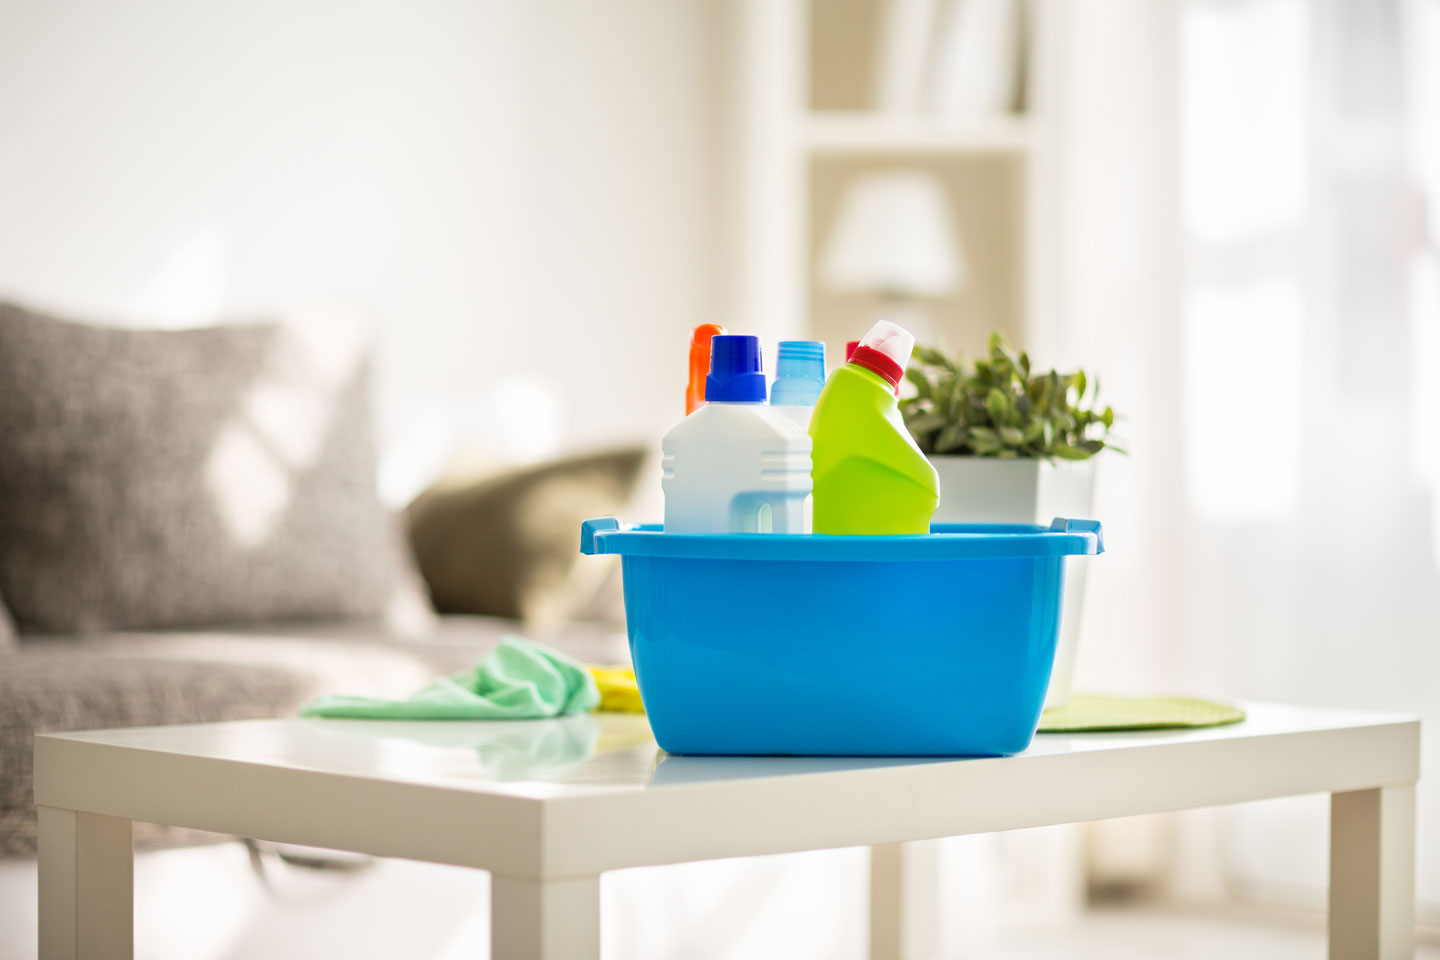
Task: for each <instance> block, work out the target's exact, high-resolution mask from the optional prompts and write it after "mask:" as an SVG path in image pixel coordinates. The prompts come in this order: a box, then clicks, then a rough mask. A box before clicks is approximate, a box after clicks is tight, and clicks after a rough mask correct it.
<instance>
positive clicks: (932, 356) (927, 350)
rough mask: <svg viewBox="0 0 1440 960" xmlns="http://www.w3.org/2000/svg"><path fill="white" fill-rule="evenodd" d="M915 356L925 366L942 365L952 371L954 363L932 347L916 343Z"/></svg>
mask: <svg viewBox="0 0 1440 960" xmlns="http://www.w3.org/2000/svg"><path fill="white" fill-rule="evenodd" d="M915 358H916V359H917V360H919V361H920V362H921V363H923V364H926V365H927V366H931V367H944V368H945V369H947V370H952V371H953V370H954V369H955V364H954V363H953V362H951V360H950V358H949V357H947V356H945V354H943V353H941V352H940V351H939V350H936V349H935V348H934V347H922V346H920V345H918V344H917V345H916V346H915Z"/></svg>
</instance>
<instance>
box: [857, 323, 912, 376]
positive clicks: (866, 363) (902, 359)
mask: <svg viewBox="0 0 1440 960" xmlns="http://www.w3.org/2000/svg"><path fill="white" fill-rule="evenodd" d="M914 349H915V336H914V334H912V333H911V332H910V331H909V330H906V329H905V328H904V327H901V326H899V325H898V324H894V323H891V322H890V321H889V320H881V321H880V322H879V323H877V324H875V326H873V327H871V328H870V332H869V333H867V334H865V336H864V337H862V338H861V340H860V345H859V346H857V347H856V348H855V352H854V353H852V354H851V355H850V362H851V363H854V364H858V365H859V366H862V367H864V368H865V369H866V370H869V371H871V372H873V373H877V374H879V375H880V376H881V377H882V378H884V380H885V381H886V382H887V383H889V384H890V385H891V386H892V387H894V388H895V390H896V392H897V393H898V392H899V390H900V381H901V380H902V379H904V377H905V365H906V364H907V363H909V362H910V352H911V351H912V350H914Z"/></svg>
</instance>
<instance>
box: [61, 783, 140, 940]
mask: <svg viewBox="0 0 1440 960" xmlns="http://www.w3.org/2000/svg"><path fill="white" fill-rule="evenodd" d="M38 813H39V821H40V960H129V958H131V957H133V956H134V954H135V858H134V852H133V850H134V845H133V841H132V836H133V825H132V823H131V821H129V820H123V819H120V818H117V817H104V816H100V815H99V814H95V813H79V812H77V811H75V810H61V809H57V808H55V807H40V808H39V811H38Z"/></svg>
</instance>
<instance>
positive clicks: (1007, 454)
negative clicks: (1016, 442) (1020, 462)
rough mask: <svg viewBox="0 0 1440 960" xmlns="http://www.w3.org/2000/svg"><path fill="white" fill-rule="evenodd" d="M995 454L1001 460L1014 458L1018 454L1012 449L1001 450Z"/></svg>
mask: <svg viewBox="0 0 1440 960" xmlns="http://www.w3.org/2000/svg"><path fill="white" fill-rule="evenodd" d="M995 456H997V457H999V458H1000V459H1001V460H1014V459H1016V458H1017V457H1019V456H1020V455H1019V454H1018V453H1016V452H1015V451H1014V450H1001V451H999V452H997V453H996V454H995Z"/></svg>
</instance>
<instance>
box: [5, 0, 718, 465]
mask: <svg viewBox="0 0 1440 960" xmlns="http://www.w3.org/2000/svg"><path fill="white" fill-rule="evenodd" d="M717 16H718V14H717V13H716V10H715V9H714V8H713V6H712V4H709V3H704V4H702V3H671V2H665V0H610V2H606V3H593V2H582V0H539V2H536V0H493V2H487V3H470V2H426V3H403V2H400V0H368V2H367V0H358V2H357V0H345V2H342V0H300V2H294V0H286V2H281V0H243V2H242V0H212V2H206V3H203V4H197V3H184V2H163V0H137V2H129V3H124V4H116V3H108V2H104V0H76V2H67V3H64V4H45V3H19V2H8V3H6V4H4V5H0V296H11V297H19V298H22V299H25V300H27V301H31V302H33V303H35V304H37V305H52V306H59V307H62V308H71V309H74V310H78V311H84V312H88V313H91V314H104V315H107V316H110V317H123V318H129V319H131V320H138V321H140V322H143V323H153V322H161V321H163V322H166V323H170V322H175V321H179V320H188V321H193V320H205V319H209V318H211V317H213V316H215V315H216V314H230V315H235V314H248V315H255V314H263V313H265V312H267V311H271V310H273V309H275V308H277V307H288V306H294V305H297V304H304V303H309V302H315V301H330V300H335V299H339V300H343V301H346V302H349V303H353V304H356V305H358V306H360V307H362V308H364V309H365V310H367V311H369V312H370V313H371V314H372V315H373V316H374V318H375V319H376V321H377V323H378V326H379V330H380V351H381V354H380V357H381V364H380V375H381V389H380V397H381V401H382V404H381V412H382V416H383V422H384V424H385V426H386V429H387V433H388V435H389V436H390V437H391V438H392V439H393V438H395V437H398V436H400V435H402V434H404V435H408V436H409V438H410V439H411V440H412V441H414V440H415V439H416V437H417V436H421V435H424V436H429V437H430V439H431V440H435V439H436V438H435V432H436V430H437V429H440V428H438V427H437V425H436V422H435V421H436V415H437V414H440V415H443V417H445V418H453V417H459V418H462V420H463V419H470V420H475V419H478V420H482V421H483V420H484V419H485V418H486V417H488V416H489V415H490V413H491V412H492V411H493V408H494V406H495V403H496V401H495V399H494V397H492V396H491V395H490V390H491V388H493V387H494V386H495V384H496V383H497V381H499V380H501V378H505V377H508V376H514V377H517V378H519V379H520V380H521V381H523V382H528V383H532V384H533V383H534V381H535V380H537V379H538V380H539V381H540V382H541V383H542V384H544V383H552V382H553V383H556V384H559V385H560V386H561V387H562V388H563V393H562V400H561V404H560V408H559V409H558V410H556V411H553V413H554V416H553V417H552V416H549V415H548V414H547V415H545V416H540V417H538V419H537V429H540V428H543V427H545V426H546V424H549V423H551V422H552V421H558V432H559V434H560V435H559V436H558V437H556V438H554V439H555V440H556V441H564V442H566V443H577V444H581V445H591V444H594V443H598V442H601V441H603V440H605V439H609V438H614V437H627V436H639V435H647V436H648V435H650V434H657V435H658V431H659V430H661V429H663V427H664V426H665V425H666V424H668V423H669V422H670V421H671V420H673V419H674V418H675V417H676V416H678V414H679V412H680V404H681V400H680V397H681V392H682V390H683V383H684V376H685V369H684V362H685V339H684V338H685V332H686V330H688V328H689V327H690V326H691V325H693V324H695V323H699V322H705V321H711V320H713V319H715V317H714V316H713V310H714V307H713V304H714V303H715V302H716V288H717V286H718V282H719V281H718V280H717V268H716V266H715V264H716V261H717V256H716V248H717V247H718V246H720V241H719V240H717V239H716V237H715V234H716V229H715V226H714V225H715V223H716V221H717V216H716V214H717V210H716V209H715V208H716V207H717V205H718V201H717V200H716V199H714V198H715V191H714V189H713V186H714V182H715V179H716V177H717V176H718V174H719V171H720V169H721V164H720V161H719V160H718V159H717V157H718V155H719V149H718V147H719V144H718V143H717V142H716V141H717V139H718V138H719V134H718V132H716V131H717V125H716V124H715V123H714V122H713V117H712V114H713V113H714V112H715V108H716V98H717V97H718V96H719V94H718V89H717V88H718V83H717V79H716V64H717V62H718V60H719V56H720V54H719V52H718V50H717V49H716V47H717V46H718V44H717V42H716V40H715V39H714V36H713V35H714V33H715V24H714V23H713V21H714V20H715V19H716V18H717ZM533 393H534V391H531V392H530V394H527V393H526V392H525V391H524V390H518V391H516V390H508V391H506V392H505V393H504V396H505V397H513V398H515V399H514V400H513V402H512V404H511V405H512V407H527V406H529V405H530V403H531V401H529V400H527V399H526V397H527V396H533ZM417 428H418V429H417ZM454 428H456V424H453V423H452V424H449V425H448V426H445V427H444V428H443V429H444V430H450V431H452V432H453V429H454ZM459 428H460V429H462V430H463V429H464V424H463V423H462V424H460V425H459ZM427 431H428V433H427ZM422 439H423V436H422Z"/></svg>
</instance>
